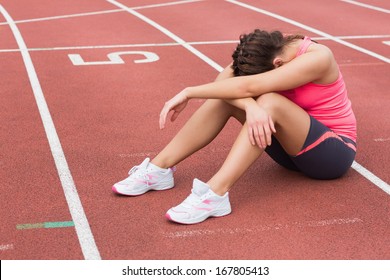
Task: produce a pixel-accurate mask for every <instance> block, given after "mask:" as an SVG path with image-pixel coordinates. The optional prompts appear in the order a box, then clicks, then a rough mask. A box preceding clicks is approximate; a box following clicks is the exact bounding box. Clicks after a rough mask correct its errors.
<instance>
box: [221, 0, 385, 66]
mask: <svg viewBox="0 0 390 280" xmlns="http://www.w3.org/2000/svg"><path fill="white" fill-rule="evenodd" d="M225 1H226V2H229V3H232V4H235V5H237V6H241V7H243V8H246V9H248V10H252V11H254V12H257V13H261V14H264V15H267V16H270V17H273V18H276V19H278V20H281V21H284V22H287V23H289V24H292V25H295V26H298V27H300V28H302V29H305V30H307V31H310V32H312V33H315V34H318V35H320V36H322V37H325V38H328V39H330V40H332V41H335V42H337V43H339V44H342V45H344V46H347V47H349V48H351V49H354V50H357V51H359V52H362V53H364V54H367V55H370V56H372V57H375V58H377V59H379V60H382V61H384V62H386V63H390V58H387V57H385V56H383V55H380V54H377V53H375V52H373V51H370V50H367V49H365V48H362V47H359V46H357V45H354V44H352V43H349V42H347V41H344V40H342V39H339V38H337V37H335V36H333V35H330V34H328V33H325V32H323V31H321V30H318V29H315V28H313V27H310V26H308V25H305V24H303V23H300V22H297V21H295V20H292V19H289V18H286V17H284V16H281V15H278V14H275V13H271V12H269V11H266V10H263V9H260V8H257V7H255V6H251V5H248V4H245V3H242V2H240V1H236V0H225Z"/></svg>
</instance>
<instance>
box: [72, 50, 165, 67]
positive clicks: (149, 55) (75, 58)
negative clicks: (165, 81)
mask: <svg viewBox="0 0 390 280" xmlns="http://www.w3.org/2000/svg"><path fill="white" fill-rule="evenodd" d="M130 54H131V55H143V56H144V57H145V58H143V59H135V60H133V61H134V63H148V62H154V61H157V60H159V59H160V58H159V57H158V55H157V54H155V53H153V52H145V51H127V52H113V53H109V54H108V55H107V57H108V59H109V60H108V61H89V62H85V61H84V59H83V58H82V57H81V55H79V54H68V57H69V59H70V61H72V63H73V65H76V66H81V65H109V64H124V63H125V62H124V61H123V59H122V58H121V56H122V55H130Z"/></svg>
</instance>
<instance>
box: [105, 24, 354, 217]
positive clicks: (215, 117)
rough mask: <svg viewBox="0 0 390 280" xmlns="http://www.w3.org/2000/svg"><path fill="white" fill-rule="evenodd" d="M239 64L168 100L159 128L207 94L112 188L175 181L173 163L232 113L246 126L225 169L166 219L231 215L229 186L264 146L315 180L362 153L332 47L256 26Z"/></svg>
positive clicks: (155, 186)
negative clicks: (171, 135) (166, 139)
mask: <svg viewBox="0 0 390 280" xmlns="http://www.w3.org/2000/svg"><path fill="white" fill-rule="evenodd" d="M232 57H233V63H232V64H231V65H229V66H228V67H227V68H226V69H225V70H224V71H222V72H221V73H220V74H219V75H218V77H217V79H216V81H215V82H213V83H209V84H204V85H200V86H195V87H188V88H185V89H184V90H183V91H181V92H180V93H178V94H177V95H176V96H174V97H173V98H172V99H170V100H169V101H168V102H166V103H165V106H164V108H163V109H162V111H161V114H160V128H164V126H165V123H166V118H167V115H168V114H169V112H170V111H173V114H172V116H171V121H174V120H175V119H176V118H177V116H178V115H179V113H180V112H181V111H182V110H183V109H184V108H185V107H186V105H187V103H188V101H189V100H190V99H191V98H202V99H207V100H206V102H205V103H204V104H203V105H202V106H201V107H200V108H199V109H198V110H197V111H196V112H195V113H194V114H193V115H192V117H191V118H190V119H189V120H188V121H187V123H186V124H185V125H184V127H183V128H182V129H181V130H180V131H179V132H178V134H177V135H176V136H175V137H174V138H173V139H172V141H171V142H170V143H169V144H168V145H167V146H166V147H165V148H164V149H163V150H162V151H161V152H160V153H159V154H158V155H157V156H156V157H155V158H154V159H152V161H150V160H149V159H145V160H144V161H143V162H142V163H141V164H140V165H138V166H135V167H133V169H132V170H131V171H130V172H129V175H130V176H129V177H128V178H126V179H125V180H123V181H121V182H118V183H116V184H115V185H114V186H113V188H112V189H113V191H114V192H115V193H118V194H122V195H129V196H135V195H140V194H143V193H145V192H147V191H149V190H165V189H169V188H172V187H173V186H174V181H173V171H172V169H171V168H170V167H172V166H174V165H176V164H178V163H179V162H180V161H182V160H183V159H185V158H187V157H188V156H189V155H191V154H192V153H194V152H196V151H198V150H199V149H201V148H203V147H204V146H206V145H207V144H208V143H210V142H211V141H212V140H213V139H214V138H215V137H216V136H217V135H218V133H219V132H220V131H221V130H222V128H223V127H224V125H225V124H226V122H227V121H228V119H229V118H230V117H234V118H236V119H237V120H238V121H240V122H241V123H242V124H243V127H242V129H241V132H240V133H239V135H238V137H237V139H236V141H235V143H234V144H233V147H232V148H231V150H230V153H229V155H228V156H227V158H226V160H225V162H224V163H223V165H222V167H221V168H220V169H219V171H218V172H217V173H216V174H215V175H214V176H213V177H212V178H211V179H210V180H209V181H208V182H207V183H204V182H202V181H200V180H198V179H194V182H193V188H192V192H191V194H190V195H189V196H188V197H187V198H186V199H185V200H184V201H183V202H182V203H181V204H179V205H178V206H176V207H173V208H171V209H170V210H168V212H167V213H166V217H167V218H168V219H169V220H171V221H175V222H178V223H183V224H195V223H199V222H202V221H204V220H205V219H207V218H208V217H220V216H224V215H227V214H229V213H230V212H231V207H230V202H229V196H228V191H229V189H230V188H231V187H232V186H233V184H234V183H235V182H236V181H237V180H238V179H239V177H240V176H241V175H242V174H243V173H244V172H245V171H246V170H247V169H248V167H249V166H250V165H251V164H252V163H253V162H254V161H255V160H256V159H257V158H258V157H259V156H260V155H261V154H262V153H263V151H265V152H266V153H267V154H268V155H270V156H271V157H272V158H273V159H274V160H275V161H276V162H278V163H279V164H281V165H282V166H284V167H286V168H288V169H292V170H296V171H300V172H302V173H303V174H305V175H307V176H309V177H311V178H316V179H334V178H338V177H340V176H342V175H343V174H344V173H345V172H346V171H347V170H348V169H349V168H350V166H351V164H352V162H353V160H354V158H355V153H356V144H355V142H356V119H355V116H354V113H353V111H352V108H351V102H350V100H349V99H348V97H347V91H346V88H345V84H344V80H343V77H342V75H341V73H340V70H339V67H338V65H337V63H336V61H335V59H334V57H333V54H332V52H331V51H330V50H329V49H328V48H327V47H326V46H324V45H321V44H318V43H317V42H314V41H312V40H311V39H310V38H308V37H304V36H300V35H288V36H284V35H283V34H282V33H281V32H279V31H274V32H270V33H269V32H266V31H261V30H258V29H256V30H255V31H254V32H252V33H250V34H246V35H242V36H241V37H240V43H239V44H238V46H237V48H236V50H235V51H234V53H233V55H232Z"/></svg>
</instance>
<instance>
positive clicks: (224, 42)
mask: <svg viewBox="0 0 390 280" xmlns="http://www.w3.org/2000/svg"><path fill="white" fill-rule="evenodd" d="M120 11H122V12H125V11H124V10H122V9H121V10H120ZM336 38H339V39H346V40H353V39H383V38H390V35H356V36H337V37H336ZM312 39H313V40H316V41H327V40H330V39H329V38H324V37H312ZM238 42H239V40H220V41H197V42H187V44H189V45H192V46H195V45H222V44H237V43H238ZM383 43H385V44H387V45H390V41H384V42H383ZM172 46H182V44H180V43H177V42H171V43H147V44H120V45H100V46H75V47H74V46H72V47H52V48H29V49H28V51H30V52H33V51H64V50H88V49H111V48H139V47H141V48H142V47H172ZM2 52H19V49H0V53H2Z"/></svg>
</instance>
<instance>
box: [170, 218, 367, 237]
mask: <svg viewBox="0 0 390 280" xmlns="http://www.w3.org/2000/svg"><path fill="white" fill-rule="evenodd" d="M357 223H363V220H362V219H359V218H340V219H330V220H320V221H307V222H293V223H288V224H269V225H261V224H260V225H259V226H258V227H254V228H226V229H223V228H221V229H204V230H203V229H195V230H183V231H173V232H163V236H164V237H166V238H189V237H197V236H204V235H217V234H218V235H220V234H223V235H235V234H239V235H242V234H247V233H254V234H258V233H261V232H264V231H277V230H286V229H294V228H307V227H326V226H337V225H347V224H357Z"/></svg>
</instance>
